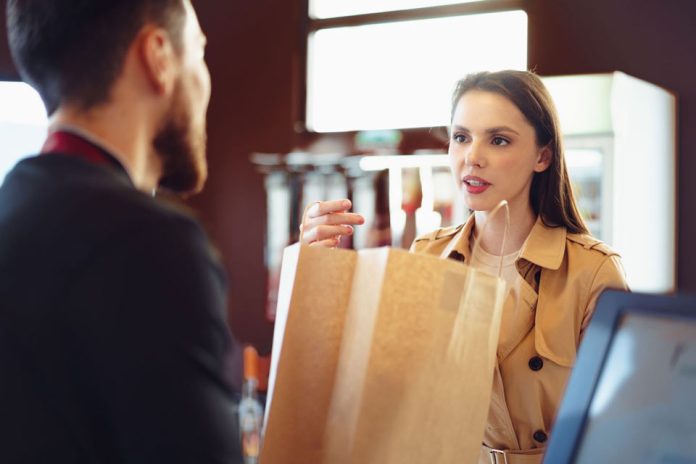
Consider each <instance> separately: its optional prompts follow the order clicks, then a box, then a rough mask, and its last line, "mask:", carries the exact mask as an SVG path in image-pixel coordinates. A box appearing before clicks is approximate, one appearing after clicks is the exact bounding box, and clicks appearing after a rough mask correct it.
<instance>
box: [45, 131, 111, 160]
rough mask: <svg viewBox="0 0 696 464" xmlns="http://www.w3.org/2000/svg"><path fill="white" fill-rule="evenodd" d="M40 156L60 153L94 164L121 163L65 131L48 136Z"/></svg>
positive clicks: (86, 141) (77, 136) (100, 149)
mask: <svg viewBox="0 0 696 464" xmlns="http://www.w3.org/2000/svg"><path fill="white" fill-rule="evenodd" d="M41 153H42V154H51V153H60V154H62V155H67V156H74V157H77V158H82V159H83V160H86V161H89V162H91V163H95V164H106V165H112V166H113V165H116V166H118V167H122V166H121V163H119V162H118V160H116V158H114V157H113V156H111V155H110V154H109V153H108V152H107V151H105V150H104V149H102V148H100V147H98V146H96V145H94V144H93V143H92V142H90V141H88V140H85V139H84V138H82V137H80V136H79V135H76V134H73V133H71V132H66V131H56V132H52V133H51V134H49V135H48V138H47V139H46V141H45V142H44V145H43V148H42V149H41Z"/></svg>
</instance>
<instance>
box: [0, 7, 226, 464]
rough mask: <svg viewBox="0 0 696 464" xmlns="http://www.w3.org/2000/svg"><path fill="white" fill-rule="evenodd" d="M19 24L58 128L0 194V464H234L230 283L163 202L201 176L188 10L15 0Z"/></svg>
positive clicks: (198, 72)
mask: <svg viewBox="0 0 696 464" xmlns="http://www.w3.org/2000/svg"><path fill="white" fill-rule="evenodd" d="M7 19H8V35H9V42H10V48H11V51H12V54H13V57H14V59H15V63H16V65H17V68H18V69H19V71H20V74H21V75H22V77H23V78H24V80H26V81H27V82H28V83H30V84H31V85H33V86H34V87H35V88H36V89H37V90H38V91H39V93H40V94H41V96H42V98H43V100H44V102H45V104H46V106H47V108H48V112H49V115H50V117H51V126H50V131H49V136H48V139H47V140H46V142H45V145H44V148H43V150H42V153H41V154H40V155H38V156H36V157H33V158H29V159H27V160H25V161H23V162H20V163H19V164H18V165H17V166H16V167H15V169H14V170H13V171H11V172H10V173H9V174H8V175H7V177H6V180H5V182H4V184H3V186H2V188H0V462H7V463H49V462H50V463H56V462H70V463H159V462H161V463H184V462H187V463H189V462H190V463H227V462H237V456H238V454H239V449H238V446H239V445H238V440H239V437H238V435H237V433H238V432H237V427H236V417H235V413H234V402H233V400H232V392H231V391H230V389H229V387H228V385H227V383H226V382H225V380H224V378H223V374H222V373H223V361H224V359H225V356H226V353H227V352H228V351H229V350H230V348H231V346H232V339H231V336H230V334H229V331H228V329H227V326H226V322H225V293H226V290H225V277H224V274H223V272H222V270H221V268H220V266H219V264H218V263H217V261H216V260H215V259H214V258H213V254H212V253H211V251H210V248H209V245H208V241H207V239H206V237H205V234H204V233H203V231H202V230H201V228H200V227H199V225H198V224H197V223H196V221H195V220H193V219H192V218H191V217H189V216H188V215H186V214H184V213H182V212H180V211H179V210H178V209H176V208H174V207H172V206H166V205H164V204H161V203H160V202H158V201H156V200H155V199H154V198H153V197H152V193H153V191H154V190H155V189H157V188H158V187H166V188H167V189H170V190H172V191H175V192H180V193H182V194H188V193H194V192H197V191H199V190H200V189H201V188H202V186H203V183H204V180H205V177H206V161H205V138H206V136H205V124H206V122H205V114H206V108H207V105H208V100H209V97H210V76H209V74H208V69H207V67H206V64H205V61H204V48H205V40H206V39H205V36H204V35H203V33H202V32H201V29H200V26H199V24H198V20H197V18H196V14H195V12H194V9H193V7H192V5H191V3H190V0H108V1H107V0H104V1H94V0H52V1H48V2H47V1H46V0H8V1H7Z"/></svg>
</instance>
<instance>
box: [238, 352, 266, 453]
mask: <svg viewBox="0 0 696 464" xmlns="http://www.w3.org/2000/svg"><path fill="white" fill-rule="evenodd" d="M258 382H259V381H258V353H257V352H256V350H255V349H254V347H252V346H247V347H245V348H244V384H243V387H242V399H241V401H240V402H239V433H240V439H241V442H242V455H243V456H244V464H257V463H258V462H259V455H260V451H261V431H262V428H263V406H262V405H261V402H260V401H259V399H258V393H257V388H258Z"/></svg>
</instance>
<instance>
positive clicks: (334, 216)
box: [304, 213, 365, 230]
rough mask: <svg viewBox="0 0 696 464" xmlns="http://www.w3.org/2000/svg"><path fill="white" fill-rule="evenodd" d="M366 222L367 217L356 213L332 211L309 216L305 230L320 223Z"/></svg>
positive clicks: (347, 223)
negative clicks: (317, 215)
mask: <svg viewBox="0 0 696 464" xmlns="http://www.w3.org/2000/svg"><path fill="white" fill-rule="evenodd" d="M364 222H365V218H364V217H363V216H362V215H360V214H356V213H330V214H325V215H323V216H319V217H314V218H307V219H306V220H305V223H304V228H305V230H306V229H307V228H310V227H316V226H320V225H328V226H332V225H333V226H335V225H340V224H343V225H347V226H349V225H355V226H357V225H360V224H363V223H364Z"/></svg>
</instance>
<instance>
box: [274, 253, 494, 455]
mask: <svg viewBox="0 0 696 464" xmlns="http://www.w3.org/2000/svg"><path fill="white" fill-rule="evenodd" d="M503 291H504V284H503V282H502V280H501V279H498V278H495V277H492V276H489V275H487V274H484V273H481V272H479V271H476V270H473V269H470V268H469V267H468V266H465V265H462V264H461V263H458V262H454V261H451V260H442V259H439V258H437V257H434V256H430V255H415V254H411V253H408V252H405V251H402V250H394V249H389V248H380V249H372V250H362V251H360V252H353V251H346V250H327V249H319V248H310V247H300V246H299V245H293V246H291V247H288V248H287V249H286V251H285V254H284V256H283V265H282V274H281V288H280V291H279V302H278V311H277V320H276V331H275V335H274V343H273V345H274V349H273V356H274V360H273V361H272V367H271V379H270V383H269V385H270V386H271V387H270V390H269V395H268V397H269V404H268V405H267V425H266V434H265V440H264V447H263V451H262V456H261V462H262V464H277V463H302V464H307V463H321V462H325V463H332V464H333V463H399V464H404V463H405V464H408V463H424V462H427V463H436V462H437V463H449V462H476V459H477V458H478V454H479V452H480V444H481V440H482V437H483V430H484V426H485V422H486V417H487V413H488V405H489V402H490V394H491V387H492V374H493V368H494V365H495V350H496V346H497V340H498V332H499V326H500V314H501V308H502V300H503ZM286 317H287V319H285V318H286Z"/></svg>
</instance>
